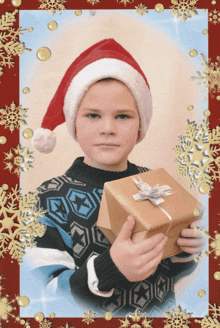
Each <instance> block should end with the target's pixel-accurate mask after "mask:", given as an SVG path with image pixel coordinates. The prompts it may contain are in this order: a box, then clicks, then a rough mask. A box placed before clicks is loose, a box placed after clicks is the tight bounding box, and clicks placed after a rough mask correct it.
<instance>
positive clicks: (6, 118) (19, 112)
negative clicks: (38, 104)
mask: <svg viewBox="0 0 220 328" xmlns="http://www.w3.org/2000/svg"><path fill="white" fill-rule="evenodd" d="M26 112H27V109H22V108H21V106H16V104H15V102H14V101H13V102H12V104H11V105H10V106H5V108H1V109H0V125H5V129H6V128H8V129H9V130H10V131H11V132H13V131H14V130H15V129H19V127H20V125H25V124H27V123H26V121H25V118H26V117H27V115H25V113H26Z"/></svg>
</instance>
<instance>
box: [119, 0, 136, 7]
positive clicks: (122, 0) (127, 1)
mask: <svg viewBox="0 0 220 328" xmlns="http://www.w3.org/2000/svg"><path fill="white" fill-rule="evenodd" d="M117 2H118V0H117ZM132 2H134V0H132ZM119 3H123V4H124V6H125V7H126V5H127V3H131V1H130V0H120V1H119Z"/></svg>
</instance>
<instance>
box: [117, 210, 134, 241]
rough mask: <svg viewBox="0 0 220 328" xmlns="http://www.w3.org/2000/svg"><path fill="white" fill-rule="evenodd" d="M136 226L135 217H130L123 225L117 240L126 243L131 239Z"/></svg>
mask: <svg viewBox="0 0 220 328" xmlns="http://www.w3.org/2000/svg"><path fill="white" fill-rule="evenodd" d="M134 225H135V220H134V218H133V216H131V215H129V216H128V217H127V221H126V222H125V223H124V224H123V226H122V229H121V231H120V232H119V234H118V237H117V239H118V240H120V241H125V240H128V239H130V238H131V235H132V230H133V228H134Z"/></svg>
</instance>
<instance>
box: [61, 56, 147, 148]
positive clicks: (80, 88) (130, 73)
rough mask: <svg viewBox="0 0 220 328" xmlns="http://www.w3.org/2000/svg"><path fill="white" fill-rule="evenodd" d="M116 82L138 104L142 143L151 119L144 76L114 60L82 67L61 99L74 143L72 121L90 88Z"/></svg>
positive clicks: (122, 62)
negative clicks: (112, 81) (100, 81)
mask: <svg viewBox="0 0 220 328" xmlns="http://www.w3.org/2000/svg"><path fill="white" fill-rule="evenodd" d="M107 77H111V78H115V79H117V80H119V81H121V82H123V83H124V84H125V85H126V86H127V87H128V88H129V89H130V90H131V92H132V94H133V96H134V97H135V100H136V102H137V106H138V110H139V114H140V119H141V129H140V138H139V141H138V142H140V141H141V140H143V138H144V137H145V134H146V132H147V129H148V126H149V124H150V120H151V116H152V98H151V93H150V90H149V88H148V86H147V84H146V82H145V80H144V78H143V76H142V75H141V74H140V73H139V72H138V71H137V70H136V69H134V68H133V67H132V66H131V65H129V64H127V63H126V62H124V61H122V60H119V59H115V58H102V59H99V60H97V61H95V62H92V63H91V64H89V65H87V66H85V67H84V68H83V69H82V70H81V71H80V72H79V73H78V74H77V75H76V76H75V77H74V78H73V80H72V82H71V83H70V86H69V88H68V90H67V93H66V96H65V99H64V109H63V112H64V116H65V119H66V123H67V128H68V131H69V134H70V135H71V137H73V138H74V139H75V140H76V138H75V133H74V132H75V119H76V113H77V110H78V107H79V104H80V102H81V100H82V98H83V96H84V94H85V92H86V91H87V90H88V89H89V87H90V86H91V85H92V84H94V83H95V82H97V81H98V80H100V79H103V78H107Z"/></svg>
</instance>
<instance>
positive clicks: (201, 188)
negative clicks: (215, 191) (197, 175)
mask: <svg viewBox="0 0 220 328" xmlns="http://www.w3.org/2000/svg"><path fill="white" fill-rule="evenodd" d="M198 190H199V192H200V193H201V194H208V193H209V191H210V186H209V185H208V183H205V182H202V183H201V184H200V185H199V188H198Z"/></svg>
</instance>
